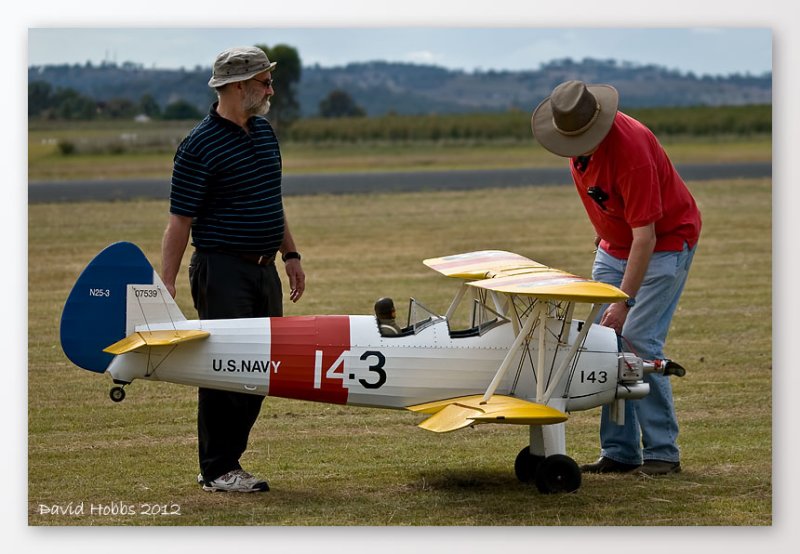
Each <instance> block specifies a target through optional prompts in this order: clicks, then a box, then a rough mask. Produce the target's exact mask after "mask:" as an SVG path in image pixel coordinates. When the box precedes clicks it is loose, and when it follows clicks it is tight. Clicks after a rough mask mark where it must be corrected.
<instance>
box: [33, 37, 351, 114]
mask: <svg viewBox="0 0 800 554" xmlns="http://www.w3.org/2000/svg"><path fill="white" fill-rule="evenodd" d="M256 46H257V47H258V48H261V49H262V50H264V52H265V53H266V54H267V57H268V58H269V59H270V60H271V61H275V62H278V65H279V67H280V78H279V79H274V80H273V83H274V84H273V88H274V90H275V95H274V96H273V97H272V102H271V104H272V105H271V108H270V120H272V122H273V124H274V125H275V127H276V128H278V129H287V128H289V127H290V126H291V125H292V124H293V123H294V122H295V121H297V119H299V117H300V104H299V102H298V99H297V96H298V93H297V85H298V83H299V82H300V77H301V72H302V63H301V60H300V56H299V54H298V52H297V49H296V48H293V47H292V46H288V45H285V44H278V45H275V46H273V47H271V48H270V47H268V46H266V45H263V44H257V45H256ZM210 98H212V99H213V96H210ZM318 113H319V116H320V117H325V118H328V117H334V118H335V117H347V116H358V115H364V114H365V112H364V110H363V109H362V108H361V107H359V106H357V105H356V103H355V102H354V101H353V99H352V97H351V96H350V95H349V94H347V92H345V91H343V90H340V89H334V90H331V91H330V93H329V94H328V96H327V97H326V98H324V99H323V100H322V101H321V102H320V103H319V112H318ZM203 116H204V113H203V112H201V111H200V110H199V109H198V108H197V106H196V105H195V104H193V103H191V102H189V101H187V100H184V99H178V100H174V101H172V102H170V103H169V104H167V105H166V106H165V107H164V108H163V109H162V108H161V106H160V105H159V103H158V102H157V100H156V98H155V97H154V96H153V95H152V94H143V95H141V96H140V97H139V98H138V99H131V98H127V97H114V98H111V99H108V100H97V99H95V98H92V97H91V96H90V95H88V94H85V93H81V92H79V91H78V90H76V89H74V88H71V87H58V88H56V87H54V86H53V85H51V84H50V83H48V82H46V81H42V80H34V81H31V82H29V83H28V117H29V118H37V119H43V120H63V121H75V120H80V121H91V120H97V119H110V120H114V119H132V118H135V117H145V118H149V119H162V120H197V119H200V118H202V117H203Z"/></svg>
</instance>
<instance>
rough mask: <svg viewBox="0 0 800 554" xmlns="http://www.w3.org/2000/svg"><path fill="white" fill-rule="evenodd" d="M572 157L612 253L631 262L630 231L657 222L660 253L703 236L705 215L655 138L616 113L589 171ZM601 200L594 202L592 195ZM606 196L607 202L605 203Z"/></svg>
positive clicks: (582, 192)
mask: <svg viewBox="0 0 800 554" xmlns="http://www.w3.org/2000/svg"><path fill="white" fill-rule="evenodd" d="M576 162H578V158H572V159H571V163H570V167H571V169H572V179H573V180H574V181H575V186H576V187H577V189H578V194H579V195H580V197H581V200H582V201H583V205H584V207H585V208H586V213H587V214H588V215H589V219H590V220H591V222H592V225H594V228H595V231H596V232H597V234H598V236H599V237H600V238H601V242H600V246H602V247H603V248H604V249H605V250H606V251H608V253H609V254H611V255H612V256H614V257H617V258H623V259H627V258H628V255H629V254H630V247H631V241H632V239H633V235H632V233H631V229H632V228H635V227H643V226H645V225H649V224H650V223H655V231H656V247H655V251H656V252H662V251H676V250H682V249H683V244H684V242H686V243H688V244H689V246H690V247H693V246H694V245H695V244H697V239H698V238H699V236H700V227H701V217H700V211H699V210H698V209H697V204H696V203H695V201H694V198H693V197H692V195H691V193H690V192H689V189H687V188H686V184H685V183H684V182H683V180H682V179H681V177H680V175H678V172H677V171H675V168H674V167H673V165H672V162H670V160H669V158H668V157H667V153H666V152H665V151H664V149H663V148H662V147H661V145H660V144H659V142H658V140H657V139H656V137H655V135H653V133H652V132H651V131H650V130H649V129H648V128H647V127H645V126H644V125H642V124H641V123H639V122H638V121H636V120H635V119H633V118H632V117H630V116H627V115H625V114H623V113H622V112H617V115H616V117H615V119H614V124H613V126H612V127H611V130H610V131H609V133H608V135H606V137H605V138H604V139H603V142H601V143H600V146H599V147H598V148H597V150H596V151H595V152H594V154H592V155H591V158H590V160H589V163H588V164H587V165H586V167H585V169H583V170H581V169H580V168H579V167H576ZM590 189H592V191H591V192H593V193H594V196H595V197H596V198H597V197H599V198H600V199H601V200H602V201H600V202H598V201H596V200H593V199H592V197H591V196H590ZM604 197H605V199H603V198H604Z"/></svg>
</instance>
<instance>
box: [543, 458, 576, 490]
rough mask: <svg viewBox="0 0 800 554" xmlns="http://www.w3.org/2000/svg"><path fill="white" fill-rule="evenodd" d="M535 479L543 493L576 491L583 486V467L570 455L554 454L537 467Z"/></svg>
mask: <svg viewBox="0 0 800 554" xmlns="http://www.w3.org/2000/svg"><path fill="white" fill-rule="evenodd" d="M535 481H536V488H537V489H539V492H541V493H542V494H553V493H556V492H575V491H576V490H578V488H579V487H580V486H581V468H580V467H578V464H576V463H575V460H573V459H572V458H570V457H569V456H565V455H564V454H553V455H552V456H548V457H547V458H545V459H544V460H543V461H542V463H540V464H539V467H538V468H536V477H535Z"/></svg>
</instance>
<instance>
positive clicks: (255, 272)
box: [189, 251, 283, 481]
mask: <svg viewBox="0 0 800 554" xmlns="http://www.w3.org/2000/svg"><path fill="white" fill-rule="evenodd" d="M189 282H190V284H191V287H192V298H193V300H194V306H195V308H196V309H197V313H198V315H199V317H200V319H233V318H246V317H273V316H282V315H283V300H282V290H281V281H280V278H279V277H278V271H277V269H276V268H275V264H274V263H271V264H269V265H266V266H259V265H256V264H254V263H253V262H251V261H247V260H244V259H242V258H239V257H237V256H235V255H231V254H223V253H216V252H200V251H195V252H194V253H193V254H192V259H191V262H190V264H189ZM197 399H198V402H197V439H198V447H199V448H198V456H199V460H200V472H201V473H202V474H203V478H204V479H205V480H206V481H211V480H214V479H216V478H217V477H219V476H220V475H223V474H225V473H227V472H229V471H231V470H233V469H240V468H241V465H240V464H239V458H241V456H242V454H243V453H244V451H245V449H246V448H247V440H248V437H249V436H250V430H251V429H252V427H253V424H254V423H255V421H256V419H257V418H258V414H259V412H260V411H261V404H262V402H263V401H264V397H263V396H260V395H253V394H247V393H238V392H228V391H220V390H213V389H205V388H200V389H198V391H197Z"/></svg>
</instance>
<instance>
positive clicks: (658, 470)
mask: <svg viewBox="0 0 800 554" xmlns="http://www.w3.org/2000/svg"><path fill="white" fill-rule="evenodd" d="M680 471H681V463H680V462H667V461H665V460H645V461H644V463H643V464H642V467H640V468H639V471H637V473H642V474H644V475H667V474H669V473H680Z"/></svg>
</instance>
